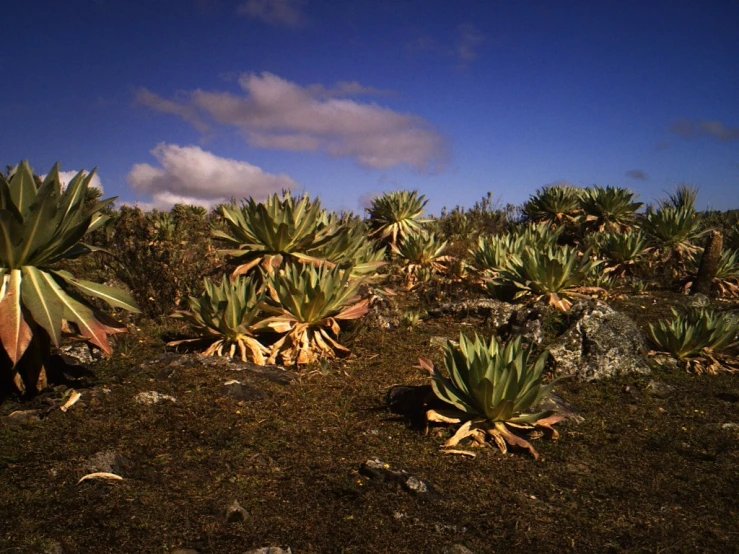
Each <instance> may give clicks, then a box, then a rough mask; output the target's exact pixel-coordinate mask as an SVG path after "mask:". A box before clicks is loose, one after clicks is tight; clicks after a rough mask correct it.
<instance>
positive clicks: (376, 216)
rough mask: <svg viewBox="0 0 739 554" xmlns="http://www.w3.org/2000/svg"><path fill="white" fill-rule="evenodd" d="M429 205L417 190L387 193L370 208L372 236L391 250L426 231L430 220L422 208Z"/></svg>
mask: <svg viewBox="0 0 739 554" xmlns="http://www.w3.org/2000/svg"><path fill="white" fill-rule="evenodd" d="M427 203H428V200H426V197H425V196H424V195H421V196H418V191H415V190H414V191H407V190H398V191H394V192H389V193H385V194H383V195H382V196H380V197H378V198H375V199H374V200H373V201H372V206H370V207H369V208H367V213H368V215H369V225H370V228H371V229H372V234H373V235H375V236H376V237H377V238H378V240H380V241H381V242H386V243H388V244H389V245H390V247H391V248H392V247H394V246H397V245H398V243H399V242H402V241H404V240H405V239H406V238H408V237H409V236H411V235H414V234H416V233H419V232H421V231H422V230H423V226H424V225H425V224H426V223H429V222H430V221H431V220H430V219H423V218H422V217H421V215H423V209H424V207H425V206H426V204H427Z"/></svg>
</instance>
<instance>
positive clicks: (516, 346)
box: [419, 333, 564, 458]
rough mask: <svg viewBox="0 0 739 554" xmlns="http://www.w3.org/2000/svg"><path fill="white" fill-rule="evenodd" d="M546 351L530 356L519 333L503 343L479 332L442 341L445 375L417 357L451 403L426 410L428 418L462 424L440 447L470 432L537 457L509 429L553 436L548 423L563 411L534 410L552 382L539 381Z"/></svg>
mask: <svg viewBox="0 0 739 554" xmlns="http://www.w3.org/2000/svg"><path fill="white" fill-rule="evenodd" d="M547 356H548V352H546V351H545V352H543V353H542V354H540V355H539V356H538V357H537V358H536V359H535V360H531V359H530V350H529V349H526V348H524V347H523V346H522V344H521V337H517V338H515V339H513V340H511V341H509V342H508V343H507V344H503V343H500V342H499V341H498V339H497V338H495V337H494V336H493V337H491V339H490V341H489V342H486V341H484V340H482V339H480V337H479V336H477V335H475V338H474V339H473V340H471V339H469V338H467V336H465V335H464V333H460V336H459V342H458V343H457V344H455V343H453V342H452V341H448V342H447V344H446V345H445V346H444V365H445V367H446V370H447V373H448V375H449V376H448V377H447V376H446V375H444V374H443V373H442V372H441V371H439V370H438V369H437V368H436V366H435V365H434V364H433V363H432V362H431V361H429V360H426V359H420V360H419V361H420V365H421V367H422V368H424V369H426V370H427V371H428V372H429V374H430V378H431V387H432V389H433V391H434V394H435V395H436V396H437V397H438V398H439V399H440V400H442V401H443V402H445V403H446V404H448V405H449V408H447V409H440V410H429V411H428V412H427V413H426V417H427V420H428V421H430V422H437V423H454V424H458V423H461V424H462V425H461V426H460V427H459V429H458V430H457V431H456V432H455V434H454V435H453V436H452V437H451V438H450V439H449V440H448V441H447V442H446V443H445V445H444V446H445V447H454V446H456V445H457V444H459V442H460V441H462V440H463V439H466V438H468V437H470V438H471V439H472V440H473V442H474V443H476V444H478V445H484V444H486V441H487V439H488V438H490V439H492V440H494V441H495V443H496V444H497V445H498V447H499V448H500V450H501V451H502V452H503V453H505V452H506V451H507V445H511V446H517V447H521V448H525V449H526V450H528V451H529V452H530V453H531V454H532V455H533V456H534V458H538V456H539V454H538V453H537V451H536V450H535V449H534V447H533V446H532V445H531V443H530V442H529V441H527V440H526V439H524V438H522V437H521V436H519V435H517V434H515V433H514V431H513V430H514V429H515V430H533V429H536V428H539V429H543V430H547V431H549V432H550V433H551V434H552V435H553V436H554V437H555V438H556V437H557V433H556V431H555V430H554V429H552V427H551V426H552V425H553V424H554V423H556V422H558V421H560V420H561V419H563V418H564V416H563V415H561V414H556V413H555V412H554V411H553V410H539V411H537V410H536V409H535V408H536V406H537V404H539V403H540V402H541V400H542V399H543V398H544V397H545V396H546V395H547V394H549V392H550V391H551V389H552V387H553V386H554V384H555V382H556V380H555V381H552V382H551V383H549V384H548V385H544V384H543V383H542V373H543V371H544V367H545V364H546V359H547Z"/></svg>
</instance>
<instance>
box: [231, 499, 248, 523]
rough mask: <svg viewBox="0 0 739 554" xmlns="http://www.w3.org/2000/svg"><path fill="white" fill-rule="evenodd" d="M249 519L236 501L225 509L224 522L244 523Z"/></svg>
mask: <svg viewBox="0 0 739 554" xmlns="http://www.w3.org/2000/svg"><path fill="white" fill-rule="evenodd" d="M248 518H249V513H248V512H247V511H246V510H245V509H244V508H243V507H242V506H241V504H239V501H238V500H234V501H233V502H232V503H231V505H230V506H229V507H228V508H226V521H227V522H229V523H237V522H244V521H246V520H247V519H248Z"/></svg>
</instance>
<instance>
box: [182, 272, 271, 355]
mask: <svg viewBox="0 0 739 554" xmlns="http://www.w3.org/2000/svg"><path fill="white" fill-rule="evenodd" d="M203 284H204V285H205V290H204V291H203V294H202V295H201V296H200V298H193V297H192V296H191V297H190V298H189V307H190V310H189V311H184V310H180V311H176V312H174V313H173V314H172V317H174V318H178V319H183V320H185V321H187V322H188V323H189V324H190V325H191V326H192V328H193V329H194V330H195V331H196V332H197V333H198V334H199V335H200V336H199V337H198V338H194V339H184V340H177V341H172V342H170V343H168V346H178V345H180V344H202V345H204V346H205V345H208V346H207V348H206V349H205V351H204V352H203V355H205V356H214V355H215V356H228V357H231V358H233V357H234V356H235V355H236V354H237V353H238V356H239V358H240V359H241V361H242V362H246V361H250V362H253V363H256V364H259V365H264V364H265V363H266V359H267V356H268V354H269V351H268V349H267V348H266V347H265V346H264V345H263V344H262V343H261V342H259V340H258V339H257V333H258V332H259V330H260V329H264V328H265V327H264V326H263V325H261V321H262V320H263V319H264V315H263V314H262V308H263V307H264V306H263V300H264V292H263V291H262V292H260V291H259V286H258V285H257V283H256V280H255V279H254V278H252V277H251V276H243V275H240V276H238V277H237V278H236V279H233V280H231V279H228V278H227V277H224V278H223V280H222V281H221V284H220V285H216V284H214V283H213V282H212V281H211V280H210V279H207V278H206V279H204V280H203Z"/></svg>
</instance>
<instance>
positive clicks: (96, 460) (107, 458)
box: [82, 450, 128, 475]
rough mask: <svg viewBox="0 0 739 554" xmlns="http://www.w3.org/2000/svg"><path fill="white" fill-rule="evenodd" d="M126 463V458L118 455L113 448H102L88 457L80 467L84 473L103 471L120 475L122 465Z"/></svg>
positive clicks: (122, 468)
mask: <svg viewBox="0 0 739 554" xmlns="http://www.w3.org/2000/svg"><path fill="white" fill-rule="evenodd" d="M127 464H128V460H126V459H125V458H123V457H122V456H119V455H118V453H117V452H115V451H113V450H103V451H101V452H98V453H96V454H95V455H94V456H92V457H91V458H89V459H88V460H87V462H85V465H84V466H83V468H82V469H83V470H84V471H85V473H97V472H103V473H115V474H116V475H120V474H121V473H123V470H124V467H125V466H126V465H127Z"/></svg>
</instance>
